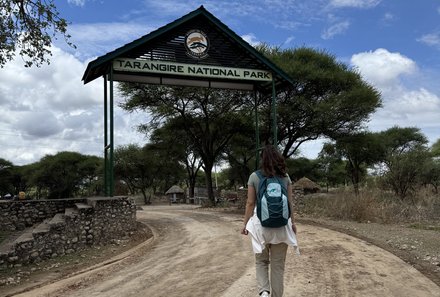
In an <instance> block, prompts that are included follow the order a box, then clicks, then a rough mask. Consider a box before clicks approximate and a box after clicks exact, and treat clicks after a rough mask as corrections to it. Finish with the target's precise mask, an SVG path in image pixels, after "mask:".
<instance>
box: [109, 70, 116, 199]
mask: <svg viewBox="0 0 440 297" xmlns="http://www.w3.org/2000/svg"><path fill="white" fill-rule="evenodd" d="M109 116H110V156H109V157H110V162H109V163H110V164H109V167H110V170H109V171H110V192H109V196H110V197H113V195H114V191H115V175H114V160H113V149H114V137H113V118H114V116H113V64H112V65H111V66H110V114H109Z"/></svg>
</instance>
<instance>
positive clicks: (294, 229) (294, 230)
mask: <svg viewBox="0 0 440 297" xmlns="http://www.w3.org/2000/svg"><path fill="white" fill-rule="evenodd" d="M292 230H293V233H295V235H296V226H295V223H292Z"/></svg>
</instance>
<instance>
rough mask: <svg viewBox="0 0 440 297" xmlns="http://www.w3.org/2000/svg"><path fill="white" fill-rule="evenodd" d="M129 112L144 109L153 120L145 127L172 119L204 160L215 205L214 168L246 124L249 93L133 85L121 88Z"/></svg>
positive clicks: (211, 197)
mask: <svg viewBox="0 0 440 297" xmlns="http://www.w3.org/2000/svg"><path fill="white" fill-rule="evenodd" d="M120 91H121V93H122V95H123V96H125V97H126V100H125V102H124V103H123V104H121V106H122V108H124V109H125V110H127V111H134V110H144V111H149V112H150V113H151V114H152V119H151V121H150V122H149V123H146V124H145V126H144V128H146V129H152V128H157V127H160V126H161V125H163V123H164V119H173V121H174V123H175V124H177V125H178V126H180V127H182V129H184V130H185V132H186V133H187V136H188V139H190V140H191V143H192V145H193V147H194V150H195V151H196V153H197V155H199V156H200V158H201V159H202V161H203V166H202V168H203V171H204V172H205V179H206V187H207V190H208V198H209V201H210V203H211V204H212V205H215V198H214V191H213V186H212V169H213V167H214V164H215V163H216V162H217V161H219V159H220V156H221V154H222V153H223V151H224V150H225V147H226V146H227V145H228V143H229V141H230V140H231V138H232V137H233V136H234V135H236V134H238V133H240V131H241V130H242V129H243V127H244V124H243V121H242V119H241V118H240V117H239V116H238V113H239V112H240V111H242V110H243V109H245V110H246V109H248V110H252V109H251V108H249V106H247V105H246V104H247V103H248V102H249V101H248V100H247V99H248V94H246V93H243V92H238V91H229V90H216V89H202V88H181V87H164V86H151V85H142V84H134V83H124V84H121V85H120Z"/></svg>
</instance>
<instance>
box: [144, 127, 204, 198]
mask: <svg viewBox="0 0 440 297" xmlns="http://www.w3.org/2000/svg"><path fill="white" fill-rule="evenodd" d="M175 122H176V121H173V120H172V119H170V120H168V121H167V122H166V123H165V124H164V125H163V126H162V127H161V128H158V129H155V130H154V131H153V132H152V135H151V141H152V143H153V144H154V146H155V147H157V148H160V149H162V150H163V151H164V152H166V153H167V154H168V155H170V157H171V158H172V159H173V160H174V162H177V163H181V164H183V165H184V166H185V170H186V175H187V179H186V181H187V186H188V188H189V198H194V188H195V186H196V179H197V174H198V172H199V170H200V168H201V167H202V160H201V159H200V157H199V156H198V155H197V152H196V151H195V149H194V147H193V144H192V142H191V139H189V138H188V135H187V133H186V132H185V130H184V129H182V127H181V126H180V125H178V124H177V123H175ZM176 139H178V140H179V141H176ZM168 160H169V158H168ZM174 174H175V175H177V172H175V173H174Z"/></svg>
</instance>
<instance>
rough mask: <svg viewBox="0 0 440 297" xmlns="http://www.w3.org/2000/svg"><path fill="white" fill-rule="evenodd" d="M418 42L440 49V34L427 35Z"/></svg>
mask: <svg viewBox="0 0 440 297" xmlns="http://www.w3.org/2000/svg"><path fill="white" fill-rule="evenodd" d="M417 41H418V42H421V43H424V44H426V45H429V46H435V47H440V32H436V33H430V34H425V35H423V36H422V37H420V38H418V39H417Z"/></svg>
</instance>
